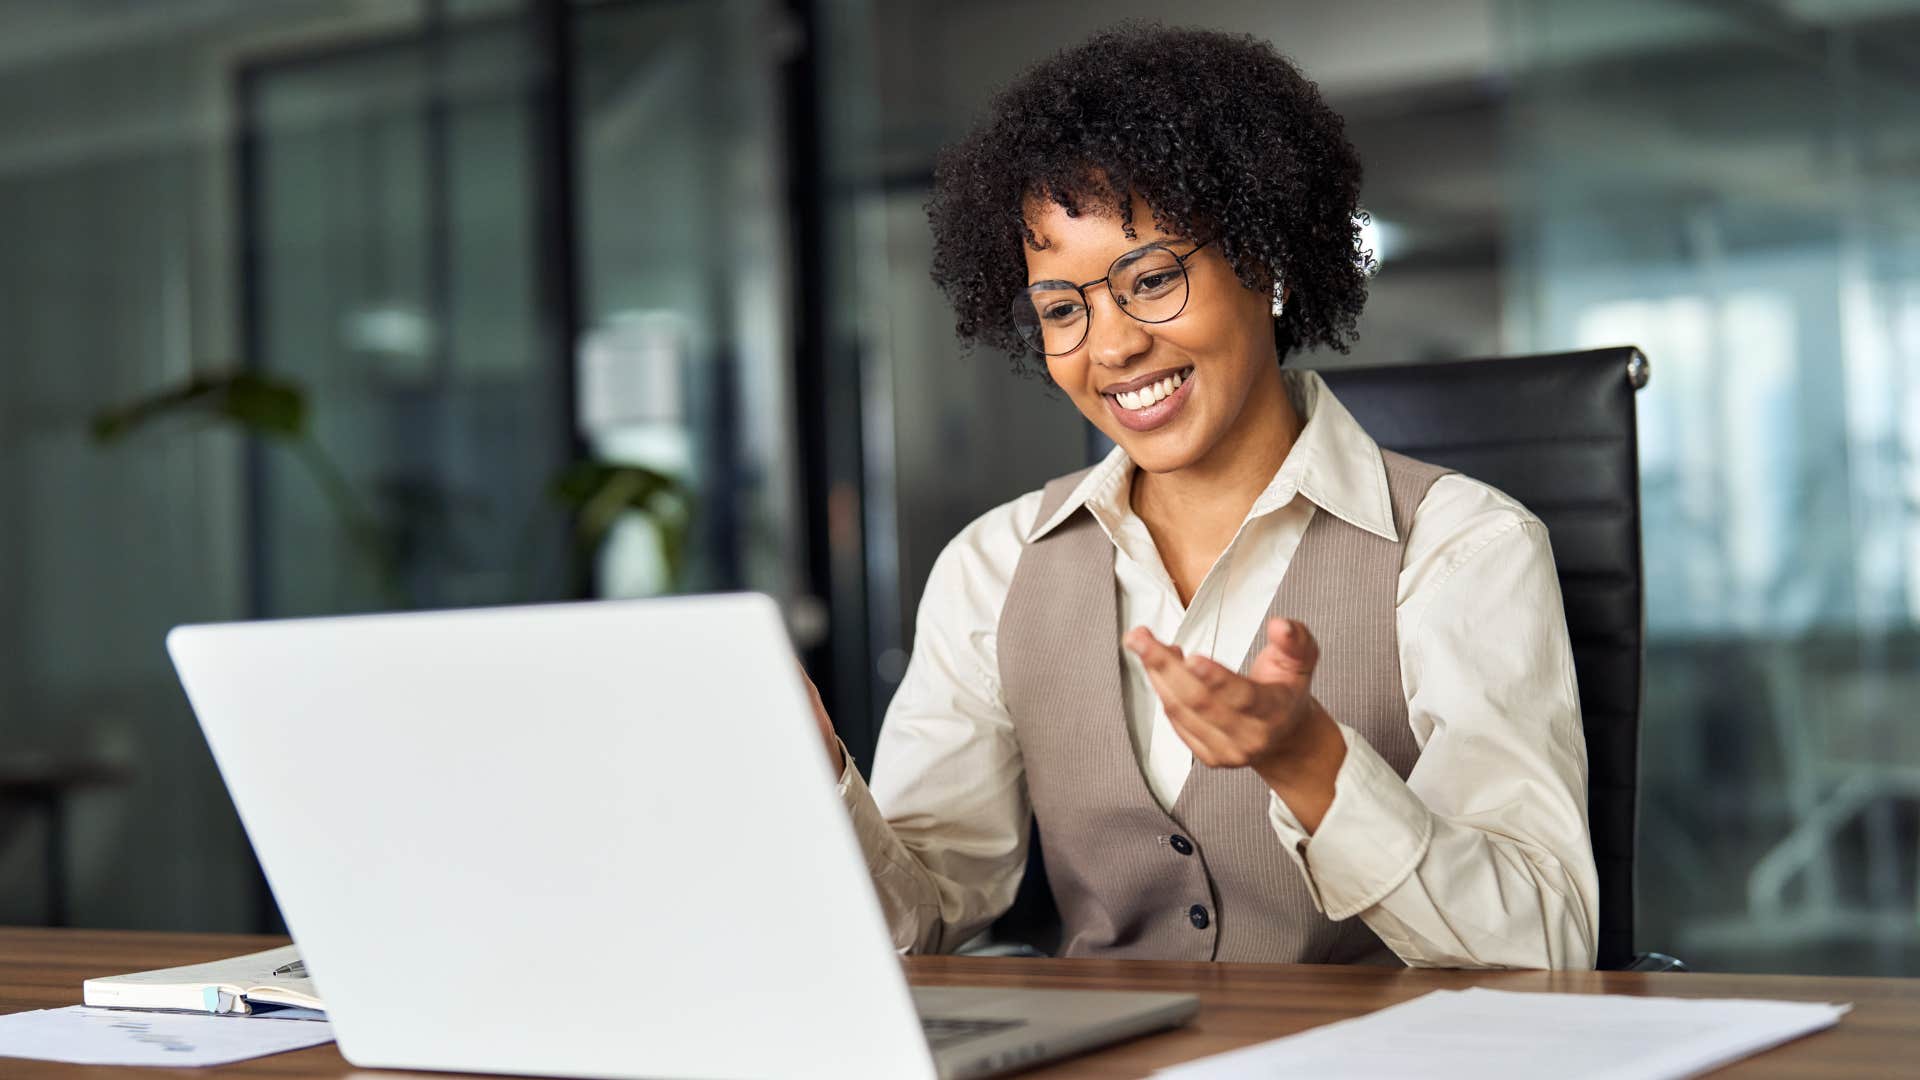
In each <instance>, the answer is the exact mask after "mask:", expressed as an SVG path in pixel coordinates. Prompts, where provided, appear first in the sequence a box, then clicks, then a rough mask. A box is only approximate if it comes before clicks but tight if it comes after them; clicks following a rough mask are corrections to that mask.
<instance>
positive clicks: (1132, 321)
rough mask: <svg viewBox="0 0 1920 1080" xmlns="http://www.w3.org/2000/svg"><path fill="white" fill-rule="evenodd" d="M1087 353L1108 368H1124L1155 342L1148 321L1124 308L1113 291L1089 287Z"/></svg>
mask: <svg viewBox="0 0 1920 1080" xmlns="http://www.w3.org/2000/svg"><path fill="white" fill-rule="evenodd" d="M1088 292H1089V295H1088V297H1087V317H1088V318H1089V319H1090V320H1092V321H1091V322H1090V323H1089V324H1088V326H1087V356H1088V358H1089V359H1091V360H1092V361H1093V362H1094V363H1095V364H1098V365H1100V366H1101V367H1105V368H1124V367H1126V366H1127V365H1128V364H1130V363H1132V362H1133V361H1134V359H1135V358H1136V357H1138V356H1140V355H1141V354H1142V353H1144V352H1146V351H1147V349H1148V348H1150V347H1151V346H1152V345H1153V335H1152V334H1150V333H1148V332H1147V327H1146V324H1144V323H1142V322H1141V321H1140V320H1139V319H1136V318H1134V317H1133V316H1131V315H1128V314H1127V313H1126V312H1124V311H1122V310H1120V305H1119V304H1118V303H1117V302H1115V300H1114V298H1113V293H1112V292H1111V291H1109V290H1107V289H1104V288H1094V289H1090V290H1088Z"/></svg>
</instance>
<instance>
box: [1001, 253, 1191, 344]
mask: <svg viewBox="0 0 1920 1080" xmlns="http://www.w3.org/2000/svg"><path fill="white" fill-rule="evenodd" d="M1211 243H1213V241H1212V240H1210V239H1209V240H1202V241H1200V242H1199V243H1198V244H1195V245H1194V246H1193V247H1192V249H1191V250H1189V251H1188V252H1187V253H1186V254H1185V255H1176V254H1174V252H1173V249H1172V248H1169V247H1168V246H1167V245H1165V244H1160V243H1153V244H1148V245H1146V246H1145V247H1139V248H1135V249H1133V250H1132V251H1129V252H1127V253H1126V254H1125V255H1122V256H1120V257H1119V258H1117V259H1115V260H1113V265H1112V266H1109V267H1107V276H1106V277H1099V278H1094V279H1093V280H1092V281H1088V282H1085V283H1083V284H1079V285H1075V284H1074V283H1073V282H1071V281H1036V282H1034V283H1033V284H1032V285H1029V286H1027V287H1026V288H1024V289H1022V290H1020V291H1019V292H1018V293H1015V294H1014V297H1013V325H1014V329H1016V330H1018V331H1019V332H1020V337H1021V340H1023V341H1025V342H1026V343H1027V345H1028V347H1030V348H1032V349H1034V350H1035V351H1036V352H1039V353H1042V354H1044V355H1046V356H1060V355H1062V354H1063V353H1070V352H1072V351H1073V350H1075V349H1077V348H1079V347H1080V344H1081V342H1084V341H1086V340H1087V326H1088V325H1089V324H1090V323H1091V322H1092V321H1093V311H1092V308H1090V307H1089V306H1088V304H1087V290H1088V289H1091V288H1092V287H1094V286H1095V285H1098V284H1100V283H1101V282H1105V283H1106V286H1107V291H1108V292H1109V293H1111V294H1113V302H1114V304H1115V305H1116V306H1118V307H1119V308H1120V310H1121V311H1123V312H1125V313H1126V314H1127V315H1128V316H1130V317H1132V318H1134V319H1138V320H1139V321H1141V322H1143V323H1163V322H1167V321H1169V320H1172V319H1174V318H1177V317H1179V315H1180V313H1181V312H1182V311H1185V310H1186V309H1187V292H1188V288H1187V260H1188V259H1191V258H1193V256H1194V253H1195V252H1198V251H1199V250H1200V249H1201V248H1203V247H1206V246H1207V245H1208V244H1211Z"/></svg>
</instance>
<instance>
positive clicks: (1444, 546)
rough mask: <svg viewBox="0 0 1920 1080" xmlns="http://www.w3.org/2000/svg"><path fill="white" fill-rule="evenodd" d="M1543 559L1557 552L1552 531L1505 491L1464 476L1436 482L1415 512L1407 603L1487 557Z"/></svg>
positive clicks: (1404, 579) (1403, 590) (1405, 580)
mask: <svg viewBox="0 0 1920 1080" xmlns="http://www.w3.org/2000/svg"><path fill="white" fill-rule="evenodd" d="M1513 557H1519V558H1523V559H1528V560H1535V559H1544V560H1545V562H1546V564H1547V566H1548V568H1549V569H1550V568H1551V566H1552V562H1553V550H1552V547H1551V546H1550V545H1549V543H1548V541H1547V528H1546V526H1545V525H1544V524H1542V523H1541V521H1540V519H1539V518H1538V517H1536V516H1535V515H1534V513H1533V512H1532V511H1531V510H1528V509H1527V508H1526V507H1525V506H1523V505H1521V503H1520V501H1519V500H1518V499H1515V498H1514V497H1512V496H1511V495H1508V494H1507V493H1506V492H1504V491H1501V490H1500V489H1499V488H1496V487H1494V486H1493V485H1491V484H1487V483H1483V482H1481V481H1479V480H1475V479H1473V478H1472V477H1469V476H1463V475H1461V474H1460V473H1447V474H1446V475H1444V476H1442V477H1440V478H1439V479H1437V480H1435V481H1434V482H1433V486H1432V487H1431V488H1429V489H1428V490H1427V494H1426V497H1425V498H1423V499H1422V500H1421V501H1420V505H1419V506H1418V507H1417V508H1416V509H1415V510H1414V514H1413V523H1412V525H1411V526H1410V527H1409V528H1408V530H1407V546H1406V553H1405V556H1404V558H1403V559H1402V561H1401V578H1400V597H1401V600H1402V602H1403V603H1405V602H1408V601H1410V600H1412V599H1414V598H1415V597H1417V596H1419V595H1420V594H1422V593H1427V592H1431V591H1432V590H1434V589H1437V588H1439V587H1440V586H1441V585H1442V584H1444V583H1445V582H1446V581H1447V580H1448V579H1449V578H1451V577H1453V576H1454V575H1455V574H1456V573H1458V572H1459V571H1460V570H1461V569H1462V568H1463V567H1465V566H1467V565H1469V564H1471V563H1474V562H1476V561H1478V560H1480V559H1482V558H1503V559H1504V558H1513Z"/></svg>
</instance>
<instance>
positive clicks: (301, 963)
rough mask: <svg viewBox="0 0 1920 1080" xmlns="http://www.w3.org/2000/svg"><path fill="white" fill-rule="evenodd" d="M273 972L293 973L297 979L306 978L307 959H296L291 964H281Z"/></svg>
mask: <svg viewBox="0 0 1920 1080" xmlns="http://www.w3.org/2000/svg"><path fill="white" fill-rule="evenodd" d="M273 973H274V974H275V975H291V976H293V977H294V978H296V979H304V978H306V977H307V962H306V961H305V960H295V961H294V962H293V963H291V964H281V965H280V966H279V967H277V968H274V969H273Z"/></svg>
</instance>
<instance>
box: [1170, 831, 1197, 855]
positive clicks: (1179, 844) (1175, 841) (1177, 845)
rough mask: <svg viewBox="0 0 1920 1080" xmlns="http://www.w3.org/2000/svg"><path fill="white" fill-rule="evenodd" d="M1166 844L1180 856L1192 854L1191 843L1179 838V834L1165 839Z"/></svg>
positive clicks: (1181, 837)
mask: <svg viewBox="0 0 1920 1080" xmlns="http://www.w3.org/2000/svg"><path fill="white" fill-rule="evenodd" d="M1167 843H1168V845H1170V846H1171V847H1172V848H1173V850H1175V851H1177V852H1179V853H1180V854H1182V855H1191V854H1193V841H1191V840H1189V839H1187V838H1186V837H1184V836H1181V835H1180V834H1179V833H1174V834H1173V835H1172V836H1169V837H1167Z"/></svg>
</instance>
